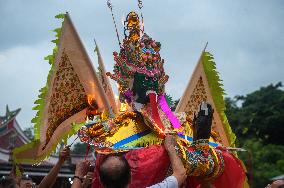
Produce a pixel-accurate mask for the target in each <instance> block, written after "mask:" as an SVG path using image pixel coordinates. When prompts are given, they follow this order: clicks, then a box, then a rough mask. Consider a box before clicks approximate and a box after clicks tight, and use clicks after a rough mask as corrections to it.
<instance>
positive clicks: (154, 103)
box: [148, 93, 165, 130]
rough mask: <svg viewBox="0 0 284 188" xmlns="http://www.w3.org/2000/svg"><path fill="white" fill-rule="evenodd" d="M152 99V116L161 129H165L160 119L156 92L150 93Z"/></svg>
mask: <svg viewBox="0 0 284 188" xmlns="http://www.w3.org/2000/svg"><path fill="white" fill-rule="evenodd" d="M148 96H149V99H150V104H151V108H152V118H153V119H154V121H155V123H156V124H157V125H158V127H159V128H160V129H161V130H164V129H165V127H164V125H163V123H162V121H161V119H160V115H159V112H158V104H157V95H156V94H155V93H149V94H148Z"/></svg>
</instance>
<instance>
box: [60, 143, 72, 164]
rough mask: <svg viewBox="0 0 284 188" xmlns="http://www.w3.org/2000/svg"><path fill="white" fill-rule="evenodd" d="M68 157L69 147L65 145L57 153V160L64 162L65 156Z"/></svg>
mask: <svg viewBox="0 0 284 188" xmlns="http://www.w3.org/2000/svg"><path fill="white" fill-rule="evenodd" d="M69 157H70V147H69V146H66V147H65V148H64V149H63V150H61V151H60V153H59V161H60V162H64V161H65V160H66V159H67V158H69Z"/></svg>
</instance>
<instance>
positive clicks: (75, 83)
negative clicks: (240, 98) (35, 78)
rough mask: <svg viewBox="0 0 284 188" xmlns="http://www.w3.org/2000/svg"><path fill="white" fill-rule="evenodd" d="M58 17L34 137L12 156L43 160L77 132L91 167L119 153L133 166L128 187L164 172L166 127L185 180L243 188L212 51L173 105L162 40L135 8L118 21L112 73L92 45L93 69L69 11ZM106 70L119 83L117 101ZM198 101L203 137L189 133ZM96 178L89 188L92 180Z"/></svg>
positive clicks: (20, 159)
mask: <svg viewBox="0 0 284 188" xmlns="http://www.w3.org/2000/svg"><path fill="white" fill-rule="evenodd" d="M58 17H59V18H64V22H63V26H62V29H61V30H56V31H57V32H58V37H59V38H58V40H55V41H54V42H55V43H56V45H57V47H56V48H55V50H54V52H53V55H51V56H48V57H47V58H46V59H47V60H49V62H50V64H51V66H52V68H51V71H50V73H49V77H48V80H47V85H46V87H45V88H43V89H41V94H40V95H39V97H40V99H39V100H37V101H36V102H35V103H36V104H37V106H36V107H35V108H34V109H35V110H38V113H37V116H36V117H35V118H34V119H33V122H34V123H35V140H34V141H32V142H31V143H30V144H28V145H26V146H23V147H22V148H17V149H15V150H14V152H13V155H14V161H15V162H16V163H21V162H31V163H38V162H40V161H42V160H44V159H46V158H47V157H48V156H49V155H50V153H51V152H52V151H54V149H55V147H56V146H57V144H58V143H59V142H60V141H61V139H63V140H65V141H66V140H67V138H68V137H70V136H71V135H72V134H74V133H75V132H77V131H78V136H79V138H80V140H81V141H82V142H86V143H88V144H92V145H94V147H95V150H96V152H97V153H98V159H97V161H96V163H97V168H98V167H99V163H100V160H101V158H102V157H103V155H104V154H108V153H112V152H121V153H124V154H125V156H126V158H127V159H128V161H129V163H130V166H131V170H132V182H131V185H130V187H145V186H150V185H153V184H155V183H158V182H161V181H162V180H163V179H165V177H167V176H169V175H171V174H170V173H171V169H170V163H169V159H168V156H167V154H166V152H165V150H164V149H163V146H162V145H163V139H164V137H165V134H166V133H168V132H170V133H172V134H175V135H176V139H177V143H178V147H177V153H178V155H179V156H180V157H181V159H182V161H183V164H184V166H185V168H186V172H187V175H188V176H189V178H188V184H187V187H198V183H196V184H195V183H194V182H196V179H201V180H207V181H213V182H214V183H215V184H216V185H218V187H228V186H231V185H232V184H231V183H234V185H236V187H243V183H244V181H245V175H244V169H243V167H242V165H241V162H240V161H239V159H237V158H236V157H235V156H234V155H233V154H230V153H229V152H228V150H227V147H229V146H233V143H234V139H235V138H234V134H233V133H232V132H231V129H230V126H229V124H228V122H227V119H226V116H225V114H224V101H223V95H222V94H223V89H222V88H221V85H220V83H219V76H218V74H217V73H216V71H215V68H216V67H215V64H214V62H213V58H212V55H211V54H209V53H208V52H205V50H204V51H203V52H202V54H201V57H200V60H199V62H198V64H197V66H196V69H195V71H194V73H193V77H192V79H191V80H190V82H189V84H188V86H187V89H186V91H185V92H184V95H183V96H182V98H181V100H180V102H179V104H178V105H177V109H176V111H175V112H172V110H171V108H170V106H171V104H170V99H169V97H168V96H167V95H166V93H165V84H166V82H167V81H168V79H169V77H168V75H166V74H165V72H164V63H165V62H164V60H163V59H162V58H161V56H160V53H159V51H160V49H161V44H160V43H159V42H156V41H155V40H153V39H152V38H151V37H150V36H148V35H147V34H146V33H144V28H143V29H141V23H140V19H139V16H138V15H137V14H136V13H135V12H130V13H129V14H128V16H127V18H126V21H125V23H124V25H125V28H124V34H125V38H124V40H123V42H122V44H121V43H120V52H119V53H117V52H114V53H113V55H114V60H115V65H114V70H113V73H109V72H106V71H105V68H104V66H103V63H102V59H101V56H100V53H99V49H98V48H97V49H96V51H97V53H98V56H99V65H100V66H99V72H98V73H96V72H95V71H94V69H93V67H92V65H91V61H90V59H89V58H88V56H87V53H86V51H85V50H84V48H83V45H82V43H81V41H80V38H79V35H78V34H77V32H76V30H75V27H74V26H73V24H72V22H71V19H70V17H69V15H68V14H64V15H59V16H58ZM107 76H108V77H110V78H111V79H113V80H115V81H116V82H117V83H118V89H119V101H118V104H116V102H115V99H114V97H113V96H114V95H113V92H112V90H111V87H110V84H109V80H108V77H107ZM204 101H207V102H209V103H210V104H211V105H212V108H213V109H214V110H215V111H214V113H213V112H212V117H211V120H210V127H208V129H207V131H209V132H208V136H209V137H210V138H209V137H208V138H206V139H203V138H198V137H197V139H196V137H194V131H196V128H195V127H194V126H195V118H194V116H193V115H194V113H195V112H197V111H198V110H199V105H200V104H201V103H202V102H204ZM211 124H213V125H212V130H211ZM231 170H234V171H233V172H232V171H231ZM230 173H231V175H228V174H230ZM96 176H97V177H98V175H97V174H96ZM97 180H98V178H96V181H95V182H94V187H98V186H99V182H98V181H97ZM230 180H232V181H230ZM220 182H221V183H220Z"/></svg>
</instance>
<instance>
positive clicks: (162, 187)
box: [148, 176, 178, 188]
mask: <svg viewBox="0 0 284 188" xmlns="http://www.w3.org/2000/svg"><path fill="white" fill-rule="evenodd" d="M148 188H178V181H177V179H176V177H174V176H169V177H167V178H166V179H165V180H164V181H162V182H161V183H157V184H155V185H152V186H150V187H148Z"/></svg>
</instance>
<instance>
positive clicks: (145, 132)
mask: <svg viewBox="0 0 284 188" xmlns="http://www.w3.org/2000/svg"><path fill="white" fill-rule="evenodd" d="M151 132H152V131H151V130H149V129H148V130H146V131H143V132H140V133H137V134H134V135H132V136H129V137H127V138H125V139H123V140H120V141H119V142H116V143H115V144H113V147H114V148H119V147H121V146H123V145H124V144H128V143H129V142H132V141H133V140H136V139H138V138H141V137H143V136H145V135H147V134H149V133H151Z"/></svg>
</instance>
